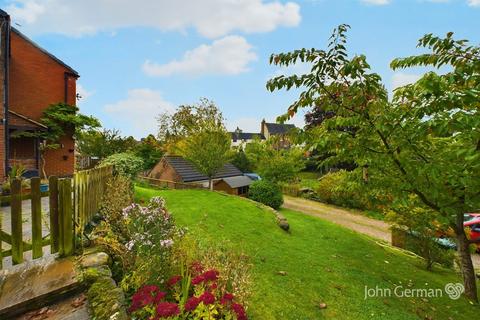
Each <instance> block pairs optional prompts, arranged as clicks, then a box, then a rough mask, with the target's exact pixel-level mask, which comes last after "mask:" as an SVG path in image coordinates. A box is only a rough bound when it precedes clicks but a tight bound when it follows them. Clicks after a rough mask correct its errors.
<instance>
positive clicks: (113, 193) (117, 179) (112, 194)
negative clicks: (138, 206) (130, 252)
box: [100, 175, 133, 238]
mask: <svg viewBox="0 0 480 320" xmlns="http://www.w3.org/2000/svg"><path fill="white" fill-rule="evenodd" d="M132 202H133V184H132V181H131V180H130V179H129V178H127V177H125V176H122V175H118V176H114V177H112V178H110V179H109V180H108V181H107V183H106V190H105V193H104V196H103V199H102V204H101V206H100V214H101V215H102V216H103V218H104V219H105V221H107V222H108V223H109V225H110V227H111V228H112V230H113V231H114V232H115V233H116V234H117V235H118V236H119V237H121V238H126V237H127V235H126V226H125V222H124V219H123V215H122V211H123V208H125V207H127V206H128V205H130V204H131V203H132Z"/></svg>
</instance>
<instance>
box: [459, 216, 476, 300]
mask: <svg viewBox="0 0 480 320" xmlns="http://www.w3.org/2000/svg"><path fill="white" fill-rule="evenodd" d="M456 220H457V221H456V227H455V234H456V236H457V245H458V255H459V256H460V268H461V272H462V276H463V285H464V287H465V295H466V296H467V297H468V298H469V299H470V300H472V301H474V302H477V303H478V295H477V283H476V279H475V270H474V268H473V263H472V257H471V255H470V248H469V247H470V242H469V240H468V238H467V236H466V234H465V229H464V227H463V213H459V214H457V219H456Z"/></svg>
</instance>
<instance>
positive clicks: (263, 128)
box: [260, 118, 266, 136]
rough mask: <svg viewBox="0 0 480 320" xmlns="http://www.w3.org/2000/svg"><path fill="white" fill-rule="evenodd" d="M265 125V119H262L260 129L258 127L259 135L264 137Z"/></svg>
mask: <svg viewBox="0 0 480 320" xmlns="http://www.w3.org/2000/svg"><path fill="white" fill-rule="evenodd" d="M265 123H266V122H265V118H264V119H263V120H262V125H261V127H260V134H261V135H262V136H265Z"/></svg>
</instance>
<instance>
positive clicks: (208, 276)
mask: <svg viewBox="0 0 480 320" xmlns="http://www.w3.org/2000/svg"><path fill="white" fill-rule="evenodd" d="M203 277H204V278H205V280H206V281H215V280H217V277H218V271H217V270H214V269H211V270H208V271H205V272H204V273H203Z"/></svg>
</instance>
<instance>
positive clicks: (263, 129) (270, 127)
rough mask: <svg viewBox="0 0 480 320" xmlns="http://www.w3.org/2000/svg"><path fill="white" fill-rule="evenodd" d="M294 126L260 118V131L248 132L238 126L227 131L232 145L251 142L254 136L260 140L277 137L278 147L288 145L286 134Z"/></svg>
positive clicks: (236, 145)
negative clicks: (231, 130) (233, 129)
mask: <svg viewBox="0 0 480 320" xmlns="http://www.w3.org/2000/svg"><path fill="white" fill-rule="evenodd" d="M295 128H296V127H295V125H293V124H281V123H270V122H266V121H265V119H263V120H262V122H261V124H260V132H258V133H250V132H248V133H247V132H243V131H242V130H241V129H240V128H238V127H237V129H236V130H235V131H233V132H229V133H230V136H231V137H232V146H234V147H238V146H242V145H245V144H247V143H250V142H252V141H253V140H254V139H255V138H256V137H257V138H258V139H260V140H268V139H270V138H271V137H277V138H278V140H279V143H280V147H288V146H290V142H289V140H288V134H289V133H290V132H291V131H292V130H294V129H295Z"/></svg>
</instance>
